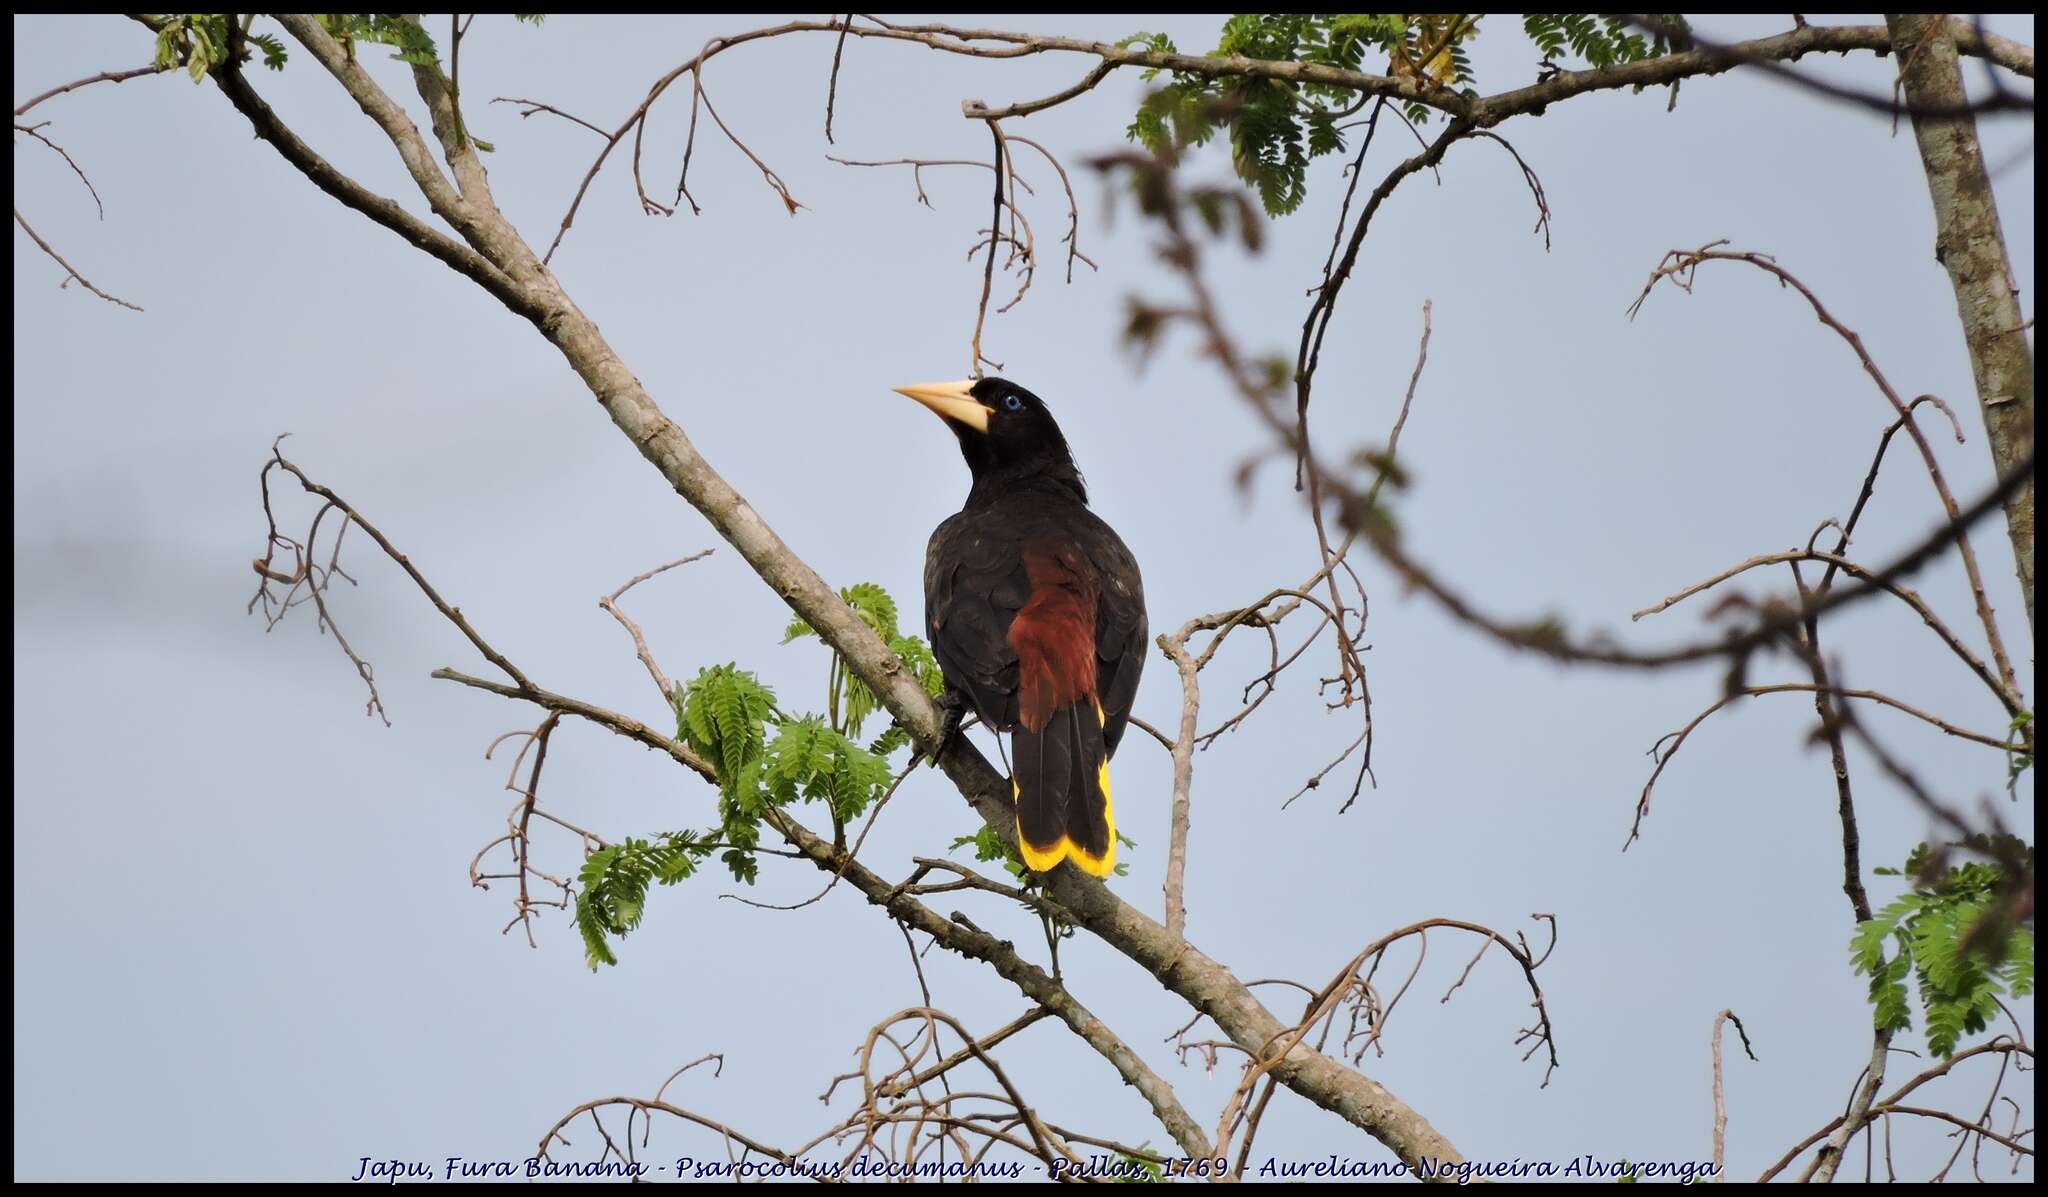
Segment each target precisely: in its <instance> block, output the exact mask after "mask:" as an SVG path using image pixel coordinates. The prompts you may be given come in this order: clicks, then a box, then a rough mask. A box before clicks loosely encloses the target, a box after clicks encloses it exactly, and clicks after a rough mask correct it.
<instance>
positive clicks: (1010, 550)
mask: <svg viewBox="0 0 2048 1197" xmlns="http://www.w3.org/2000/svg"><path fill="white" fill-rule="evenodd" d="M977 516H978V513H975V512H965V511H963V512H961V513H960V514H958V515H955V516H953V517H952V518H951V519H948V520H947V521H946V522H945V523H942V524H940V525H939V527H938V530H937V531H935V532H933V533H932V540H931V546H930V548H929V549H928V550H927V551H926V553H925V563H924V612H925V631H926V632H927V634H928V635H929V638H930V640H931V646H932V654H933V655H934V656H935V657H937V658H938V662H939V667H940V668H941V669H943V670H944V671H945V674H946V683H947V685H949V686H950V687H951V688H952V689H954V690H956V691H958V692H959V693H960V694H961V695H962V696H963V697H965V698H966V699H967V701H968V702H969V703H970V704H971V705H972V706H973V708H974V710H975V713H977V714H979V715H980V716H981V719H982V722H984V723H986V724H988V725H989V726H991V727H993V728H996V729H998V730H1007V729H1008V728H1010V727H1012V726H1014V725H1015V723H1016V722H1017V651H1016V649H1014V648H1012V647H1011V646H1010V641H1009V630H1010V622H1011V621H1012V620H1014V619H1015V618H1016V616H1017V611H1018V609H1019V608H1021V607H1023V605H1024V603H1025V601H1026V600H1027V599H1028V598H1029V597H1030V592H1031V580H1030V578H1029V576H1028V575H1027V574H1026V573H1025V570H1024V559H1023V557H1022V555H1021V554H1020V553H1019V551H1018V545H1017V543H1016V539H1015V537H1014V536H1013V535H1011V534H1010V530H1009V529H1008V528H1006V527H1005V526H1004V525H1003V524H1002V523H1001V522H999V521H992V520H988V519H985V518H977Z"/></svg>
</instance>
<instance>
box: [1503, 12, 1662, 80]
mask: <svg viewBox="0 0 2048 1197" xmlns="http://www.w3.org/2000/svg"><path fill="white" fill-rule="evenodd" d="M1649 23H1650V24H1651V25H1653V26H1658V27H1661V28H1665V29H1683V28H1685V18H1684V17H1683V16H1680V15H1679V14H1677V13H1652V14H1650V18H1649ZM1522 30H1523V32H1525V33H1527V34H1528V35H1529V40H1530V41H1532V42H1535V43H1536V48H1537V49H1538V50H1541V51H1543V57H1545V58H1547V59H1553V60H1554V59H1559V58H1563V57H1564V56H1565V52H1566V51H1567V50H1569V51H1570V52H1571V53H1572V54H1573V55H1575V56H1577V57H1578V58H1580V59H1582V60H1583V61H1584V62H1585V63H1586V64H1587V65H1588V66H1595V67H1608V66H1620V65H1621V64H1623V63H1630V62H1641V61H1642V60H1643V59H1645V58H1656V57H1659V56H1661V55H1663V54H1666V53H1668V52H1669V51H1670V49H1671V43H1670V40H1669V39H1668V38H1666V37H1665V35H1664V34H1662V33H1638V32H1635V31H1634V29H1633V28H1632V27H1631V26H1630V25H1629V23H1628V22H1627V21H1625V20H1623V19H1622V18H1620V17H1612V16H1599V15H1596V14H1593V13H1583V12H1531V13H1523V14H1522Z"/></svg>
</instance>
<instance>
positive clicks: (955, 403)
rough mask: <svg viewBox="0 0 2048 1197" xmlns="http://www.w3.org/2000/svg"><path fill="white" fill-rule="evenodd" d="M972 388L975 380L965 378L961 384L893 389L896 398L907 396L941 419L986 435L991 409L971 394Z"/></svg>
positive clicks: (924, 383) (930, 384)
mask: <svg viewBox="0 0 2048 1197" xmlns="http://www.w3.org/2000/svg"><path fill="white" fill-rule="evenodd" d="M973 386H974V380H973V379H971V378H963V379H961V380H960V381H959V382H920V383H916V384H914V385H912V386H907V387H896V388H894V389H895V391H896V393H897V394H899V395H907V396H909V397H910V398H912V399H915V400H917V401H918V402H919V403H922V404H924V405H925V406H926V407H928V408H930V409H931V410H932V412H933V413H934V414H936V415H938V416H941V417H943V418H945V419H948V420H953V421H955V422H957V423H961V424H965V425H967V426H968V427H969V428H972V429H974V430H975V431H976V432H984V433H985V432H987V431H988V410H989V409H988V408H986V407H983V406H982V405H981V401H980V400H979V399H976V398H975V397H974V396H973V395H971V394H969V393H968V392H969V391H970V390H971V389H972V388H973Z"/></svg>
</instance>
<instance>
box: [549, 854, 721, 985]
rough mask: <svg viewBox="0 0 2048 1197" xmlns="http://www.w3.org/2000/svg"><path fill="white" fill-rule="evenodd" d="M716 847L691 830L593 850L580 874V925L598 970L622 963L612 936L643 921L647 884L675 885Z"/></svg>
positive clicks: (586, 948)
mask: <svg viewBox="0 0 2048 1197" xmlns="http://www.w3.org/2000/svg"><path fill="white" fill-rule="evenodd" d="M710 851H711V847H710V843H709V841H708V840H705V839H703V838H700V837H698V836H695V835H692V834H691V833H689V832H686V831H672V832H669V833H668V834H666V835H663V836H660V837H658V838H657V839H656V840H653V841H649V840H643V839H628V840H626V841H624V842H623V843H617V844H612V845H610V846H609V847H605V848H600V849H598V850H597V851H595V852H593V853H591V854H590V855H589V856H588V857H586V858H585V859H584V861H583V870H582V872H581V873H579V874H578V875H577V882H578V892H577V895H576V929H577V931H579V932H581V933H582V936H583V955H584V960H585V962H586V963H588V964H589V965H590V967H591V968H592V969H595V968H596V967H597V966H598V965H600V964H617V963H618V962H619V958H618V956H617V955H615V954H614V953H613V952H612V948H611V943H610V942H609V941H610V937H612V936H619V937H621V938H623V937H624V936H625V935H626V934H627V933H628V932H630V931H632V930H633V928H635V927H638V926H639V925H640V918H641V916H642V915H643V914H644V913H645V912H646V910H647V887H648V886H649V885H650V884H653V883H657V882H658V883H660V884H662V885H674V884H676V883H677V882H679V881H682V880H683V879H684V878H686V877H689V876H690V875H691V874H692V873H694V872H696V871H697V862H698V861H699V860H701V859H703V857H704V856H705V855H707V854H708V853H709V852H710Z"/></svg>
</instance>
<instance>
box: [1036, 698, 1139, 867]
mask: <svg viewBox="0 0 2048 1197" xmlns="http://www.w3.org/2000/svg"><path fill="white" fill-rule="evenodd" d="M1102 726H1103V715H1102V706H1101V704H1099V703H1097V702H1096V701H1095V700H1094V699H1093V698H1092V697H1083V698H1082V699H1081V700H1080V701H1079V702H1076V703H1073V704H1072V705H1070V706H1065V707H1061V708H1060V709H1058V710H1056V711H1054V712H1053V713H1052V718H1050V719H1048V720H1046V721H1045V725H1044V726H1043V727H1041V728H1039V729H1038V730H1036V731H1033V730H1031V729H1030V728H1027V727H1025V726H1023V725H1022V724H1019V725H1018V726H1017V730H1016V732H1015V733H1014V734H1013V735H1012V736H1011V738H1010V749H1011V753H1012V755H1011V760H1012V762H1013V763H1012V769H1013V775H1012V779H1011V785H1012V786H1013V787H1014V788H1015V793H1016V798H1017V847H1018V848H1019V849H1020V850H1021V851H1022V852H1023V854H1024V863H1025V865H1026V866H1028V867H1029V868H1030V869H1031V870H1032V871H1033V872H1036V873H1044V872H1049V871H1050V870H1052V869H1053V868H1055V867H1057V866H1058V865H1059V863H1060V861H1062V860H1065V859H1067V858H1069V857H1071V858H1072V859H1073V861H1074V864H1075V865H1077V866H1078V867H1079V868H1080V869H1081V870H1082V871H1083V872H1087V873H1092V874H1094V875H1095V876H1097V877H1105V876H1108V875H1109V872H1110V870H1111V869H1114V868H1115V867H1116V815H1115V812H1114V811H1113V810H1112V809H1111V807H1110V800H1109V746H1108V745H1107V744H1106V743H1105V742H1104V740H1103V736H1102Z"/></svg>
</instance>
